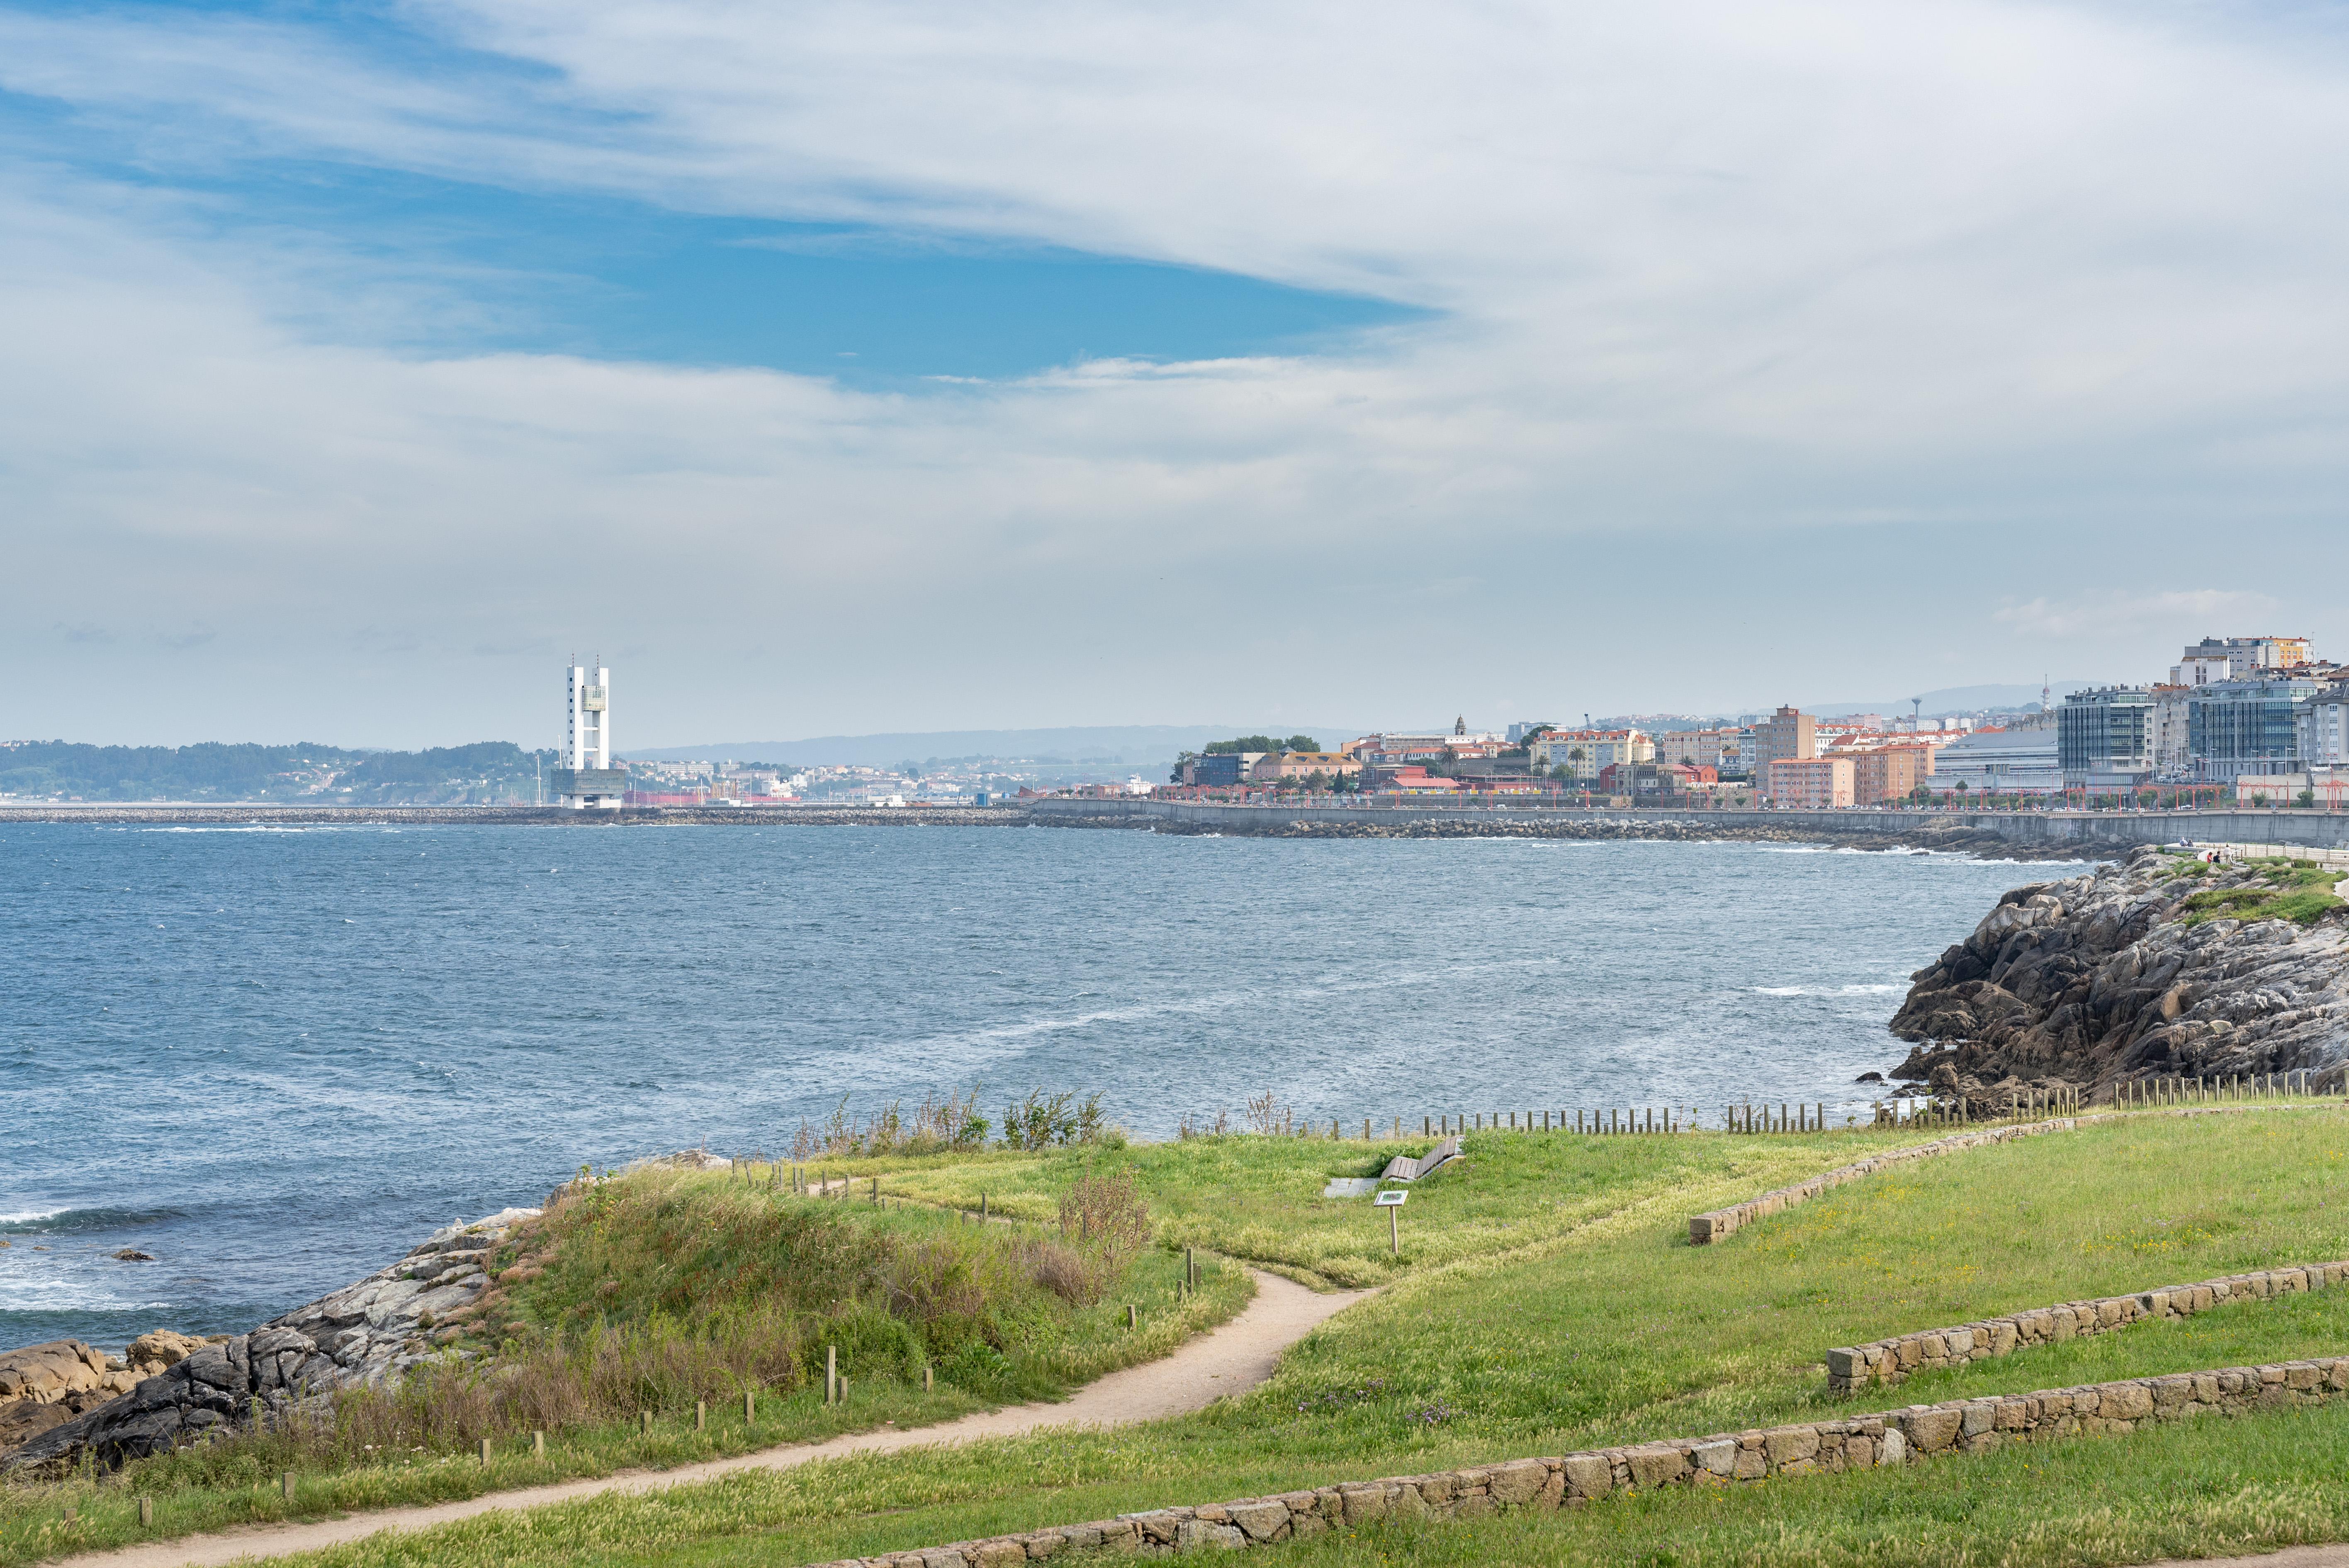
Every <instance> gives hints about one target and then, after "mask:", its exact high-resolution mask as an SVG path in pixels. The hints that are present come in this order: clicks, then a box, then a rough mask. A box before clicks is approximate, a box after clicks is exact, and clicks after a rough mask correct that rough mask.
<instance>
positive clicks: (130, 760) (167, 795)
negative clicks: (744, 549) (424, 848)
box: [0, 740, 554, 806]
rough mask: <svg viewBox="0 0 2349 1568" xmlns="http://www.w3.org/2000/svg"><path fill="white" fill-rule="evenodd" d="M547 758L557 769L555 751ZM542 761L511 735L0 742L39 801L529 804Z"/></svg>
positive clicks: (14, 787)
mask: <svg viewBox="0 0 2349 1568" xmlns="http://www.w3.org/2000/svg"><path fill="white" fill-rule="evenodd" d="M541 757H542V758H543V759H544V760H545V762H546V763H547V764H548V765H549V766H552V764H553V761H554V754H553V753H551V752H548V753H542V754H541ZM539 760H540V758H533V755H532V754H531V753H530V752H527V751H524V750H523V748H520V747H518V746H516V745H514V744H513V743H512V741H507V740H484V741H481V742H480V743H478V744H476V745H472V746H442V747H435V748H432V749H431V750H429V751H346V750H344V749H343V748H340V747H336V746H321V745H317V744H316V743H315V742H309V741H304V742H300V743H297V744H295V745H293V746H250V745H243V746H225V745H222V744H220V743H219V742H217V741H212V742H207V743H205V744H204V745H202V746H180V747H170V746H82V745H78V744H76V743H73V742H70V741H64V740H20V741H0V796H15V797H16V798H17V799H27V798H29V799H40V800H53V799H83V800H204V801H238V800H264V801H265V800H302V801H307V802H311V803H314V804H316V803H320V802H330V803H332V804H335V805H340V806H492V805H504V804H509V803H513V804H523V805H527V804H529V803H530V802H531V801H533V799H536V798H537V796H536V790H537V788H538V764H539Z"/></svg>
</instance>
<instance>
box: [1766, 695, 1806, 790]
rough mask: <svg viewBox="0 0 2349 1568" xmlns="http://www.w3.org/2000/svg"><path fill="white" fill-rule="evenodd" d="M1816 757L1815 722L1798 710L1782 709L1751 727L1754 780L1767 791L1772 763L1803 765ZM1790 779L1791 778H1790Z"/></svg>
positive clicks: (1771, 775)
mask: <svg viewBox="0 0 2349 1568" xmlns="http://www.w3.org/2000/svg"><path fill="white" fill-rule="evenodd" d="M1818 754H1819V727H1818V720H1817V719H1816V718H1814V717H1811V716H1810V715H1809V714H1807V713H1804V712H1802V711H1801V710H1800V709H1797V708H1791V707H1781V708H1780V709H1779V710H1778V711H1777V712H1776V713H1774V714H1772V715H1771V716H1770V717H1768V718H1765V719H1764V720H1763V721H1762V722H1761V723H1759V724H1757V725H1755V726H1754V758H1753V762H1752V772H1753V776H1754V781H1755V782H1757V783H1759V784H1760V785H1761V786H1762V787H1763V789H1764V790H1765V791H1767V790H1769V789H1770V788H1771V779H1773V778H1774V777H1775V775H1774V774H1773V772H1772V771H1771V769H1772V766H1773V764H1775V763H1778V762H1781V761H1786V762H1806V761H1809V760H1810V759H1811V758H1815V757H1816V756H1818ZM1789 777H1790V778H1791V777H1793V775H1789Z"/></svg>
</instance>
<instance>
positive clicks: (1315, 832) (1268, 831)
mask: <svg viewBox="0 0 2349 1568" xmlns="http://www.w3.org/2000/svg"><path fill="white" fill-rule="evenodd" d="M1037 826H1039V827H1049V828H1093V829H1102V830H1124V831H1127V832H1156V833H1173V834H1177V835H1182V836H1188V837H1207V836H1222V837H1229V838H1258V839H1563V840H1572V841H1584V842H1588V841H1661V842H1666V843H1748V844H1828V845H1831V847H1833V848H1836V849H1849V850H1857V851H1873V852H1882V851H1893V850H1911V851H1928V852H1931V853H1936V854H1966V855H1975V856H1978V857H1980V858H1981V859H1983V860H1996V861H2078V860H2080V859H2082V858H2083V857H2082V854H2081V848H2080V846H2078V845H2075V844H2069V843H2053V844H2024V843H2016V842H2014V841H2012V840H2009V839H2005V838H2002V837H2001V836H2000V835H1999V834H1997V833H1994V832H1991V831H1988V830H1984V829H1980V828H1969V827H1967V826H1965V825H1964V824H1962V823H1957V822H1939V821H1934V820H1930V819H1929V818H1925V819H1920V821H1919V823H1918V825H1917V826H1916V827H1915V828H1914V829H1911V830H1903V831H1900V832H1897V833H1849V834H1838V835H1837V836H1836V837H1835V838H1834V839H1833V840H1832V841H1829V840H1826V839H1824V838H1822V837H1821V835H1820V834H1819V833H1818V831H1817V830H1816V829H1810V828H1795V827H1788V828H1732V827H1708V826H1695V825H1692V824H1689V823H1686V822H1671V821H1652V820H1623V821H1603V820H1601V821H1594V820H1589V819H1587V818H1582V819H1576V818H1567V819H1562V820H1557V821H1540V820H1527V819H1526V818H1523V817H1506V816H1500V815H1497V814H1496V815H1495V818H1494V820H1491V821H1484V822H1468V821H1461V820H1458V819H1456V818H1454V819H1441V818H1439V819H1435V820H1421V819H1416V818H1409V817H1406V818H1404V819H1403V820H1398V821H1392V822H1362V821H1315V820H1311V819H1309V818H1304V817H1298V818H1292V819H1289V820H1282V821H1274V822H1263V823H1259V822H1253V821H1250V820H1247V819H1246V818H1243V817H1239V816H1237V814H1236V815H1235V816H1234V818H1233V819H1232V820H1229V821H1218V822H1187V821H1175V820H1155V819H1151V818H1141V817H1133V816H1126V815H1112V814H1109V813H1103V814H1102V815H1100V816H1077V815H1071V814H1065V813H1055V814H1054V815H1052V816H1050V817H1048V818H1039V819H1038V820H1037Z"/></svg>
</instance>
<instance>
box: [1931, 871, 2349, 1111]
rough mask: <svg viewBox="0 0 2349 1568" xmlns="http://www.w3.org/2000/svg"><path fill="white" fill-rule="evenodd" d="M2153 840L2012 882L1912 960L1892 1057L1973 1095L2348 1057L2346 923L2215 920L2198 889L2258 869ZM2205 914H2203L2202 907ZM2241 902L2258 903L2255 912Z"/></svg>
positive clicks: (2236, 880)
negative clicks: (2197, 862)
mask: <svg viewBox="0 0 2349 1568" xmlns="http://www.w3.org/2000/svg"><path fill="white" fill-rule="evenodd" d="M2194 870H2195V867H2194V865H2193V863H2192V862H2187V861H2181V860H2180V858H2179V857H2178V856H2177V855H2176V854H2174V853H2166V852H2164V851H2161V850H2158V849H2154V848H2151V847H2147V848H2144V849H2139V850H2137V851H2133V852H2132V853H2131V854H2130V855H2129V856H2128V858H2127V860H2126V861H2122V862H2120V863H2118V864H2116V865H2108V866H2104V867H2100V868H2098V869H2097V870H2096V871H2095V872H2092V873H2090V874H2088V875H2085V876H2078V877H2072V878H2068V879H2066V880H2064V881H2063V882H2035V883H2032V884H2030V885H2027V886H2024V887H2019V888H2016V889H2014V890H2013V892H2009V893H2007V894H2006V895H2005V897H2003V898H2002V899H2001V900H2000V901H1999V904H1998V907H1997V908H1995V909H1993V910H1992V911H1991V913H1989V914H1988V915H1986V916H1985V917H1984V918H1983V920H1982V923H1981V924H1980V925H1978V926H1977V927H1975V929H1974V933H1973V934H1972V935H1971V936H1969V937H1968V938H1967V939H1966V940H1965V941H1963V942H1961V943H1960V944H1957V945H1956V946H1953V947H1951V948H1950V949H1949V951H1947V952H1945V953H1943V954H1941V956H1940V959H1939V960H1938V961H1937V962H1935V963H1934V964H1932V965H1929V966H1928V967H1926V968H1924V969H1920V970H1919V971H1918V972H1917V973H1916V974H1915V975H1913V976H1911V978H1912V979H1913V980H1914V981H1915V984H1914V985H1912V986H1911V988H1910V990H1909V995H1908V998H1907V1000H1905V1001H1904V1002H1903V1003H1902V1004H1901V1006H1900V1009H1899V1012H1898V1013H1896V1014H1895V1015H1894V1016H1893V1019H1892V1024H1891V1028H1892V1032H1893V1033H1894V1034H1896V1035H1898V1036H1899V1037H1901V1038H1902V1039H1906V1040H1913V1041H1917V1042H1920V1045H1919V1047H1918V1048H1917V1049H1916V1050H1914V1051H1912V1052H1910V1053H1909V1059H1908V1060H1907V1061H1905V1062H1903V1063H1902V1064H1901V1065H1900V1066H1899V1068H1896V1069H1894V1071H1893V1074H1892V1076H1893V1077H1895V1078H1910V1079H1925V1080H1928V1081H1931V1082H1933V1083H1934V1085H1935V1087H1936V1088H1937V1089H1941V1090H1942V1091H1943V1092H1957V1093H1961V1094H1964V1095H1966V1096H1967V1097H1969V1098H1971V1099H1977V1100H1979V1101H1981V1102H1982V1103H1983V1104H1985V1105H1986V1106H1990V1105H1995V1104H1997V1103H1999V1102H2000V1101H2001V1100H2002V1099H2003V1098H2004V1095H2005V1094H2006V1093H2007V1092H2010V1091H2012V1090H2013V1089H2015V1088H2023V1087H2044V1086H2046V1085H2049V1084H2053V1083H2065V1084H2071V1085H2075V1086H2082V1087H2088V1088H2092V1089H2093V1088H2096V1087H2101V1086H2107V1085H2110V1084H2111V1083H2113V1082H2115V1081H2116V1080H2119V1079H2124V1078H2158V1077H2167V1076H2183V1077H2187V1078H2196V1077H2201V1078H2214V1077H2215V1078H2226V1077H2232V1076H2237V1075H2251V1074H2263V1073H2280V1072H2292V1071H2307V1072H2310V1073H2312V1074H2313V1079H2312V1082H2313V1084H2315V1085H2317V1086H2321V1087H2337V1086H2338V1085H2340V1083H2341V1082H2342V1080H2343V1073H2344V1065H2349V923H2344V919H2343V912H2341V911H2338V910H2335V911H2333V912H2331V913H2325V914H2323V915H2322V916H2321V917H2320V918H2318V919H2316V920H2315V921H2314V922H2313V923H2311V924H2307V925H2301V924H2297V923H2293V922H2292V921H2288V920H2282V919H2274V918H2267V919H2261V918H2250V919H2238V918H2233V917H2227V916H2222V917H2221V918H2217V919H2204V920H2201V921H2199V923H2189V922H2188V921H2187V920H2186V919H2184V918H2181V917H2183V916H2185V915H2188V914H2189V913H2194V912H2192V911H2189V909H2188V908H2187V907H2186V901H2187V900H2188V899H2189V898H2190V897H2192V896H2193V895H2194V894H2196V893H2198V892H2207V893H2211V894H2216V895H2224V894H2227V893H2230V892H2243V893H2247V894H2251V893H2256V892H2258V890H2259V889H2260V888H2261V886H2262V885H2263V883H2262V882H2261V876H2262V873H2261V871H2260V870H2259V869H2258V868H2256V867H2251V866H2243V865H2222V866H2219V867H2215V868H2212V869H2211V873H2210V874H2183V873H2186V872H2192V871H2194ZM2203 913H2208V912H2207V911H2206V912H2203ZM2254 914H2256V911H2254Z"/></svg>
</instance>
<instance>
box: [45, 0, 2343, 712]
mask: <svg viewBox="0 0 2349 1568" xmlns="http://www.w3.org/2000/svg"><path fill="white" fill-rule="evenodd" d="M2345 89H2349V57H2344V38H2343V36H2342V29H2341V27H2340V26H2339V13H2338V11H2337V10H2334V9H2327V8H2306V7H2271V6H2261V7H2230V6H2225V5H2219V6H2168V7H2165V6H2152V7H2147V6H2143V5H2099V4H2019V3H1992V0H1918V3H1917V4H1914V5H1906V6H1902V7H1889V8H1888V7H1883V6H1880V5H1868V4H1862V3H1860V0H1764V3H1763V4H1759V5H1756V4H1753V3H1750V0H1748V3H1744V4H1730V3H1728V0H1681V3H1680V4H1678V5H1671V6H1662V7H1637V8H1627V7H1621V6H1613V5H1567V6H1557V5H1493V6H1486V7H1480V8H1477V9H1475V10H1474V11H1471V12H1459V11H1452V12H1445V13H1440V14H1439V13H1435V12H1418V11H1412V10H1407V9H1403V8H1387V9H1381V10H1375V11H1363V10H1361V8H1359V7H1350V6H1343V5H1336V4H1334V0H1259V3H1257V4H1251V5H1238V4H1231V5H1199V6H1195V7H1191V8H1187V9H1185V11H1183V12H1180V13H1175V12H1169V11H1167V10H1165V9H1164V8H1163V7H1154V6H1151V5H1141V4H1122V3H1119V0H1094V3H1092V4H1086V5H1072V4H1066V3H1047V0H1038V3H1036V4H1032V5H1028V6H1024V7H1019V8H1002V9H988V8H975V7H970V6H967V5H943V4H924V3H918V0H871V3H866V4H862V5H842V4H830V3H825V0H802V4H798V5H792V6H790V7H743V6H740V5H731V4H726V3H723V0H660V3H657V4H655V3H652V0H503V3H502V4H499V5H488V4H486V3H483V0H399V3H398V4H388V5H373V6H335V7H327V6H305V5H247V6H220V5H160V6H159V5H129V6H89V5H72V6H67V5H24V4H16V5H10V4H7V3H5V0H0V370H5V373H6V374H5V376H0V528H5V529H6V531H7V535H6V539H5V542H6V543H7V545H8V546H9V548H10V550H11V552H12V558H13V560H14V562H16V566H17V568H18V569H17V570H16V572H14V573H10V574H8V575H7V577H6V579H5V582H0V656H5V658H7V659H8V660H9V661H10V665H11V667H12V668H14V669H16V671H18V672H19V678H18V679H16V681H14V682H12V683H10V685H9V686H8V687H7V688H6V690H5V693H0V736H7V735H41V736H49V735H65V736H69V737H75V738H89V739H109V740H162V739H170V740H187V739H197V738H260V739H268V738H292V737H295V736H297V735H299V736H315V737H316V738H324V739H328V740H345V741H350V742H357V743H367V744H426V743H440V742H448V741H458V740H464V739H469V738H481V737H484V736H492V735H494V736H506V737H511V738H517V739H532V738H543V737H540V736H538V734H537V732H538V731H539V730H542V729H544V728H546V727H548V726H549V725H550V724H551V723H552V720H551V719H550V718H549V717H547V713H546V711H545V710H546V709H547V707H548V705H547V703H546V701H545V693H546V691H547V689H548V682H549V680H550V678H551V677H550V676H549V675H548V670H549V669H550V668H554V667H557V666H559V662H560V660H561V659H562V658H563V657H564V655H565V654H566V653H567V652H568V651H570V650H572V649H574V648H575V647H578V646H580V645H585V644H593V645H599V646H602V647H603V648H604V649H605V652H606V655H607V656H609V657H610V658H612V659H613V661H614V663H615V665H616V667H619V668H622V669H625V670H626V672H627V674H626V680H627V682H628V690H629V691H630V692H631V694H632V697H631V707H630V708H629V710H628V720H627V722H628V731H627V734H626V735H624V736H623V740H624V742H625V741H626V740H628V739H631V738H633V739H635V740H636V741H637V742H638V743H640V744H646V745H661V744H681V743H689V742H694V741H698V740H701V739H705V738H709V737H711V736H715V735H727V734H753V733H756V734H767V735H773V736H779V737H781V736H790V735H793V734H823V733H842V732H857V731H867V730H913V729H923V728H967V727H1024V726H1040V725H1061V724H1077V723H1151V722H1189V721H1194V720H1196V721H1206V720H1207V719H1209V718H1212V717H1220V716H1224V715H1227V714H1231V713H1241V712H1246V713H1254V714H1257V715H1260V716H1263V717H1264V718H1265V720H1266V721H1267V722H1281V721H1283V717H1284V716H1288V717H1294V718H1295V719H1296V720H1297V721H1299V722H1305V721H1308V720H1310V719H1311V718H1312V717H1314V716H1316V715H1326V714H1329V713H1333V712H1342V713H1350V714H1361V715H1365V716H1373V717H1374V716H1376V715H1378V714H1381V713H1388V712H1392V713H1397V714H1402V715H1418V714H1423V713H1427V712H1438V711H1440V712H1444V713H1454V712H1464V713H1465V714H1466V715H1467V716H1468V717H1471V718H1472V719H1475V720H1476V721H1477V722H1480V723H1500V722H1506V720H1508V719H1509V718H1512V717H1539V716H1541V715H1544V714H1547V713H1554V712H1582V711H1592V712H1622V711H1633V710H1655V709H1679V710H1704V711H1736V710H1742V709H1750V708H1754V707H1767V706H1769V705H1771V704H1773V703H1775V702H1777V701H1781V700H1785V699H1787V698H1788V697H1790V696H1791V697H1801V696H1805V695H1806V694H1807V695H1808V696H1810V697H1812V698H1814V699H1816V700H1829V699H1833V698H1836V697H1841V696H1850V695H1852V694H1853V693H1855V692H1858V693H1865V692H1867V691H1877V690H1884V691H1898V690H1906V689H1929V688H1935V687H1943V686H1961V685H1971V684H1977V683H1982V682H2030V681H2033V680H2035V679H2036V678H2037V676H2038V675H2039V673H2040V672H2041V671H2042V670H2043V669H2047V668H2056V669H2063V670H2069V671H2073V672H2075V673H2080V672H2086V673H2088V674H2090V675H2094V676H2097V677H2098V678H2131V677H2134V678H2148V677H2151V676H2157V675H2158V674H2159V673H2160V672H2161V671H2162V670H2164V669H2166V668H2167V665H2168V661H2169V660H2170V659H2172V658H2174V657H2175V655H2176V648H2177V646H2178V645H2180V644H2182V643H2184V642H2188V641H2191V640H2194V639H2196V638H2199V637H2200V636H2202V635H2205V634H2231V633H2239V632H2242V631H2246V630H2261V629H2266V630H2274V631H2285V632H2294V633H2305V634H2310V635H2313V636H2315V637H2317V638H2318V640H2319V643H2320V645H2321V647H2323V648H2325V649H2327V650H2330V651H2333V652H2336V653H2338V652H2340V651H2341V650H2342V649H2343V648H2344V647H2349V627H2344V626H2342V625H2341V624H2339V623H2340V620H2341V605H2342V603H2343V600H2342V597H2341V595H2340V593H2339V592H2338V584H2339V583H2340V582H2341V581H2342V573H2343V572H2344V571H2349V556H2344V544H2343V539H2344V536H2349V531H2344V528H2343V527H2342V523H2343V521H2344V520H2343V518H2342V516H2341V500H2340V497H2341V496H2342V495H2343V494H2344V493H2349V490H2344V480H2349V472H2344V468H2349V463H2345V462H2344V459H2349V446H2344V442H2343V441H2342V440H2341V438H2340V432H2341V430H2342V429H2343V428H2344V424H2349V298H2344V293H2343V291H2342V290H2341V289H2340V287H2339V284H2338V278H2339V277H2340V275H2341V273H2342V269H2343V263H2344V261H2349V255H2344V252H2349V234H2344V228H2349V200H2344V198H2349V191H2345V190H2344V185H2349V170H2344V168H2343V167H2342V164H2341V160H2339V159H2338V158H2337V156H2335V155H2334V152H2333V150H2334V149H2336V148H2337V147H2339V146H2341V145H2343V144H2344V139H2349V90H2345Z"/></svg>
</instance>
